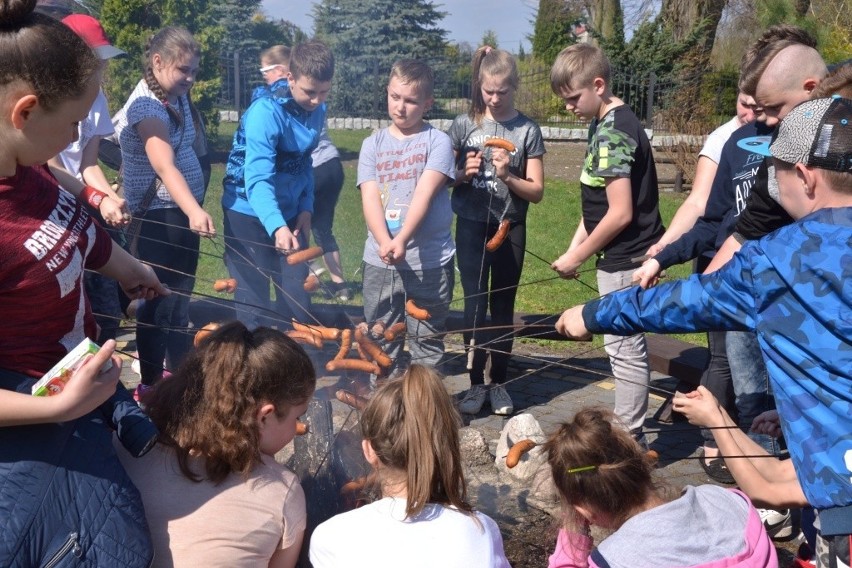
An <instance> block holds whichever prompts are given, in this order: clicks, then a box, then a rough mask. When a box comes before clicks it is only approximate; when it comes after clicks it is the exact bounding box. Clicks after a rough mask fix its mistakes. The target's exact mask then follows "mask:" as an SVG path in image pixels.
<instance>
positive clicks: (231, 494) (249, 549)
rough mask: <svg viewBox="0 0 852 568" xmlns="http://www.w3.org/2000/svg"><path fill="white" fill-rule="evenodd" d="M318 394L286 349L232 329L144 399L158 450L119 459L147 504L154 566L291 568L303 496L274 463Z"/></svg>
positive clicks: (266, 333) (284, 342)
mask: <svg viewBox="0 0 852 568" xmlns="http://www.w3.org/2000/svg"><path fill="white" fill-rule="evenodd" d="M315 384H316V376H315V374H314V369H313V366H312V365H311V361H310V359H309V358H308V356H307V355H306V354H305V352H304V351H303V350H302V348H301V347H299V346H298V345H296V343H295V342H293V341H292V340H291V339H290V338H289V337H287V336H285V335H284V334H283V333H281V332H278V331H276V330H273V329H270V328H258V329H257V330H255V331H249V330H248V329H246V327H245V326H244V325H243V324H241V323H239V322H232V323H229V324H227V325H224V326H223V327H221V328H220V329H218V330H217V331H215V332H214V333H212V334H211V335H210V336H209V337H208V338H206V339H205V340H204V342H203V343H202V344H201V346H200V347H199V349H198V350H197V351H195V352H193V353H192V354H190V355H189V356H188V357H187V359H186V361H185V362H184V364H183V366H181V367H180V369H179V370H178V371H177V372H176V373H175V374H174V375H172V376H171V377H170V378H169V380H167V381H162V382H161V383H158V384H157V385H156V387H155V388H154V389H153V390H151V391H149V393H148V394H147V395H146V396H145V405H146V407H147V410H148V413H149V415H150V416H151V419H152V420H153V421H154V423H155V424H156V425H157V426H158V427H159V428H160V431H161V432H162V435H161V442H162V443H161V444H160V445H158V446H156V447H155V448H154V449H153V450H152V451H151V452H150V453H149V454H147V455H146V456H145V457H144V458H142V459H136V460H134V459H131V458H130V456H129V455H128V454H127V453H126V452H121V453H120V456H121V459H122V461H123V462H124V464H125V467H126V468H127V471H128V473H129V474H130V477H131V478H132V479H133V481H134V483H135V484H136V486H137V487H139V491H140V492H141V493H142V501H143V502H144V504H145V513H146V516H147V517H148V524H149V526H150V527H151V533H152V536H153V539H154V550H155V552H156V562H155V565H156V566H233V567H240V566H246V567H249V566H251V567H256V566H262V565H264V566H265V565H269V566H274V567H289V568H292V567H293V566H295V564H296V560H297V559H298V557H299V549H300V548H301V545H302V535H303V533H304V530H305V495H304V493H303V492H302V487H301V485H300V484H299V479H298V478H297V477H296V475H295V474H294V473H293V472H291V471H290V470H289V469H287V468H286V467H284V466H283V465H280V464H279V463H278V462H276V461H275V459H274V457H273V456H274V455H275V453H277V452H278V451H279V450H281V449H282V448H283V447H284V446H285V445H287V444H288V443H289V442H290V440H292V439H293V436H294V435H295V432H296V422H297V418H298V417H299V416H301V415H302V414H304V412H305V409H306V408H307V406H308V401H309V400H310V398H311V397H312V396H313V392H314V386H315Z"/></svg>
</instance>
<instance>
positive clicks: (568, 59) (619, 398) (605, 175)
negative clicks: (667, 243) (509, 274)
mask: <svg viewBox="0 0 852 568" xmlns="http://www.w3.org/2000/svg"><path fill="white" fill-rule="evenodd" d="M609 82H610V68H609V61H608V60H607V58H606V55H604V53H603V52H602V51H601V50H600V49H598V48H597V47H594V46H592V45H589V44H576V45H572V46H570V47H567V48H565V49H563V50H562V52H561V53H560V54H559V55H558V56H557V57H556V61H555V62H554V64H553V68H552V69H551V71H550V84H551V87H552V88H553V92H555V93H556V94H557V95H559V96H560V97H562V99H563V100H564V101H565V108H566V109H568V110H569V111H571V112H573V113H574V114H575V115H577V116H579V117H581V118H583V119H586V120H591V121H592V122H591V125H590V126H589V147H588V150H587V151H586V160H585V164H584V166H583V170H582V173H581V174H580V186H581V188H582V203H583V217H582V218H581V219H580V224H579V226H578V227H577V231H576V233H575V234H574V238H573V239H572V240H571V246H569V247H568V251H567V252H565V254H563V255H562V256H560V257H559V258H558V259H556V261H555V262H554V263H553V264H552V268H553V269H554V270H556V271H557V272H558V273H559V274H560V276H562V277H563V278H573V277H575V276H576V273H577V268H579V267H580V265H581V264H583V262H585V261H586V259H588V258H589V257H591V256H592V255H597V257H598V259H597V269H598V270H597V279H598V291H599V292H600V293H601V295H605V294H608V293H609V292H612V291H613V290H618V289H620V288H623V287H624V286H626V285H628V284H630V281H631V277H632V274H633V270H635V269H636V268H637V267H638V264H636V263H635V262H633V261H632V260H631V259H632V258H636V257H640V256H642V255H643V254H644V253H645V251H647V250H648V248H649V247H650V246H651V245H653V244H654V243H656V242H657V241H658V240H660V237H661V236H662V235H663V223H662V220H661V219H660V212H659V210H658V208H657V201H658V193H657V170H656V168H655V166H654V157H653V155H652V154H651V143H650V142H649V141H648V137H647V136H646V135H645V130H644V129H643V128H642V125H641V124H640V123H639V120H638V119H637V118H636V115H635V114H633V111H632V110H630V107H628V106H627V105H626V104H624V101H622V100H621V99H619V98H617V97H615V96H613V94H612V91H610V88H609ZM604 344H605V345H606V352H607V355H609V360H610V364H611V365H612V373H613V375H614V376H615V378H616V381H615V415H616V416H617V417H618V418H619V420H620V421H621V422H622V423H623V424H624V425H625V426H626V427H627V428H628V429H629V430H630V432H631V433H632V434H633V437H634V438H635V439H636V440H637V441H639V442H640V443H642V444H644V443H645V436H644V434H643V432H642V426H643V424H644V422H645V412H646V411H647V409H648V383H649V382H650V380H651V375H650V370H649V367H648V355H647V350H646V347H645V336H644V335H641V334H638V335H634V336H631V337H625V338H619V337H604Z"/></svg>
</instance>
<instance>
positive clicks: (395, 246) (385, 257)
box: [379, 238, 405, 264]
mask: <svg viewBox="0 0 852 568" xmlns="http://www.w3.org/2000/svg"><path fill="white" fill-rule="evenodd" d="M379 258H381V259H382V261H383V262H385V263H386V264H398V263H400V262H402V261H403V260H404V259H405V243H404V242H402V241H401V240H400V239H398V238H397V239H392V240H390V241H387V242H386V243H385V244H383V245H380V246H379Z"/></svg>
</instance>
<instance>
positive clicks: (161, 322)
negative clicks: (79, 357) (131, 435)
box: [116, 27, 216, 385]
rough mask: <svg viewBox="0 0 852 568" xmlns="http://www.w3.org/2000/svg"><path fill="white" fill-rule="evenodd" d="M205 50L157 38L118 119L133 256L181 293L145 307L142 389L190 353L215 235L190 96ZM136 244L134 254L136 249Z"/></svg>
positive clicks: (182, 36) (171, 34)
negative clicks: (195, 309) (193, 302)
mask: <svg viewBox="0 0 852 568" xmlns="http://www.w3.org/2000/svg"><path fill="white" fill-rule="evenodd" d="M199 53H200V49H199V46H198V44H197V43H196V42H195V40H194V39H193V37H192V35H190V33H189V32H188V31H187V30H185V29H184V28H177V27H166V28H163V29H162V30H160V31H159V32H157V34H156V35H154V36H153V37H152V38H151V39H150V41H149V42H148V45H147V47H146V50H145V61H146V68H145V75H144V78H143V79H142V80H141V81H139V84H138V85H137V86H136V88H135V89H134V91H133V93H131V95H130V98H129V99H127V102H126V103H125V105H124V108H122V110H121V111H120V112H119V114H118V117H117V122H116V134H117V135H118V137H119V140H120V146H121V157H122V164H123V169H124V191H125V197H126V198H127V203H128V205H129V206H130V210H131V213H132V214H133V216H134V217H135V218H136V221H134V223H133V224H131V227H132V229H131V230H130V231H129V235H128V240H129V241H130V243H131V250H132V251H133V250H134V249H135V248H136V247H138V249H137V250H138V256H139V258H140V259H141V260H144V261H147V262H150V263H151V264H152V265H153V266H154V269H155V271H156V272H157V275H158V276H159V278H160V280H162V281H163V283H164V284H167V285H168V286H169V287H170V288H171V289H173V290H175V291H180V293H179V294H173V295H172V296H170V297H168V298H160V299H157V300H155V301H153V302H146V303H144V304H142V305H141V307H140V308H139V311H138V313H137V314H136V318H137V322H138V323H137V328H136V342H137V349H138V351H139V360H140V367H141V369H140V370H141V374H142V383H143V384H146V385H150V384H153V383H154V382H155V381H157V380H158V379H159V378H160V377H161V376H162V374H163V359H164V357H168V366H169V368H173V367H176V366H177V365H178V364H179V363H180V361H181V360H182V359H183V357H184V356H185V355H186V353H187V351H188V350H189V348H190V344H191V338H190V337H189V335H188V334H187V332H186V328H187V327H188V325H189V296H188V294H189V293H190V292H192V289H193V286H194V283H195V277H194V274H195V269H196V266H197V264H198V246H199V237H198V235H199V234H203V235H213V234H215V232H216V230H215V228H214V226H213V219H212V218H211V217H210V215H208V214H207V212H205V211H204V209H202V208H201V203H202V202H203V201H204V177H203V174H202V171H201V166H200V164H199V161H198V157H197V156H196V154H195V152H194V151H193V149H192V146H193V142H194V141H195V126H194V124H193V121H192V115H191V112H190V106H189V100H188V93H189V89H190V88H191V87H192V83H193V81H194V79H195V75H196V73H197V72H198V63H199ZM134 241H136V243H137V244H136V246H134V245H133V242H134Z"/></svg>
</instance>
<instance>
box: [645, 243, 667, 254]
mask: <svg viewBox="0 0 852 568" xmlns="http://www.w3.org/2000/svg"><path fill="white" fill-rule="evenodd" d="M664 248H666V245H665V244H662V243H659V242H658V243H655V244H653V245H651V247H650V248H649V249H648V252H646V253H645V254H646V255H647V256H650V257H652V258H653V257H655V256H657V255H658V254H660V253H661V252H662V251H663V249H664Z"/></svg>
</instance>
